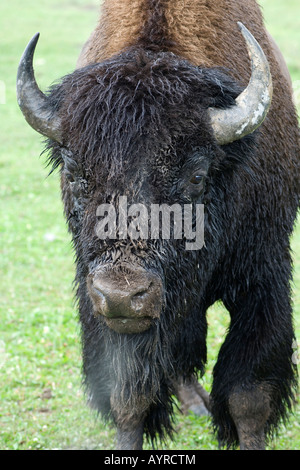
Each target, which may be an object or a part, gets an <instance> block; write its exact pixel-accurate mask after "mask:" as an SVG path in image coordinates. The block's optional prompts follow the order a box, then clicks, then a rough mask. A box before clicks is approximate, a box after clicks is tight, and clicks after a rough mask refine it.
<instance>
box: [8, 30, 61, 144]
mask: <svg viewBox="0 0 300 470" xmlns="http://www.w3.org/2000/svg"><path fill="white" fill-rule="evenodd" d="M39 36H40V34H39V33H37V34H35V35H34V36H33V38H32V39H31V41H30V42H29V43H28V45H27V47H26V49H25V51H24V54H23V56H22V58H21V60H20V63H19V68H18V75H17V99H18V104H19V106H20V108H21V111H22V113H23V114H24V117H25V119H26V121H27V122H28V124H29V125H30V126H31V127H32V128H33V129H34V130H36V131H37V132H39V133H40V134H42V135H44V136H46V137H49V138H50V139H52V140H54V141H56V142H58V143H62V135H61V121H60V118H59V117H58V116H57V112H56V111H55V110H54V109H53V107H52V106H51V104H50V102H49V99H48V98H47V96H46V95H44V94H43V93H42V92H41V90H40V89H39V87H38V85H37V83H36V80H35V76H34V70H33V56H34V51H35V48H36V45H37V42H38V39H39Z"/></svg>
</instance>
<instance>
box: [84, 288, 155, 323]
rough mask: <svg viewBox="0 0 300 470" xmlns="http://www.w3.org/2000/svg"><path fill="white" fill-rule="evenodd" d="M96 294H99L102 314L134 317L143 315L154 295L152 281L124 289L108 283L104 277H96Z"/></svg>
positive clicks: (110, 316)
mask: <svg viewBox="0 0 300 470" xmlns="http://www.w3.org/2000/svg"><path fill="white" fill-rule="evenodd" d="M93 287H94V293H95V294H94V295H96V296H98V303H99V307H100V309H101V313H102V315H104V316H106V317H109V318H114V317H134V316H137V315H143V310H144V309H145V308H146V305H147V303H148V302H149V299H150V297H151V295H152V292H153V289H152V283H149V282H148V283H146V282H144V283H141V284H139V285H136V284H133V285H130V283H129V282H128V286H127V287H126V288H125V289H124V288H123V289H122V288H121V287H119V286H114V285H113V283H110V284H108V283H107V281H105V280H104V279H95V280H94V282H93Z"/></svg>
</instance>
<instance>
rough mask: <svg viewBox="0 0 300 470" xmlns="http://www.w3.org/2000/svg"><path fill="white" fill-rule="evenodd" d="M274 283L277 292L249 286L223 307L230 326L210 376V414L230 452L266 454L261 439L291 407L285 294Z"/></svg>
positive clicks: (292, 375)
mask: <svg viewBox="0 0 300 470" xmlns="http://www.w3.org/2000/svg"><path fill="white" fill-rule="evenodd" d="M275 266H276V264H275ZM277 278H278V279H277V280H276V281H277V283H274V285H275V286H276V291H275V292H274V289H273V284H272V285H271V284H269V285H264V286H262V287H261V286H256V287H254V286H253V287H252V289H251V292H249V293H247V292H244V291H243V293H242V294H241V295H240V296H239V297H238V298H237V297H235V302H232V303H229V302H227V303H226V307H227V309H228V310H229V311H230V315H231V323H230V327H229V331H228V334H227V337H226V339H225V342H224V344H223V345H222V347H221V349H220V352H219V357H218V361H217V363H216V365H215V368H214V372H213V387H212V392H211V413H212V419H213V423H214V428H215V429H216V430H217V431H218V438H219V441H220V442H222V444H223V445H227V446H228V447H236V446H237V445H238V444H240V447H241V449H253V450H256V449H262V448H264V446H265V437H266V438H268V436H269V435H272V432H273V431H274V430H275V429H276V427H277V426H278V425H279V423H280V421H281V419H282V418H285V416H286V413H287V412H288V411H289V409H290V408H291V407H292V405H293V401H294V386H295V384H296V367H295V365H294V364H293V362H292V354H293V349H292V344H293V339H294V334H293V325H292V317H291V307H290V303H289V290H288V287H287V286H286V285H285V286H283V287H282V289H281V290H280V289H279V287H278V286H279V275H278V276H277ZM279 292H280V295H278V293H279Z"/></svg>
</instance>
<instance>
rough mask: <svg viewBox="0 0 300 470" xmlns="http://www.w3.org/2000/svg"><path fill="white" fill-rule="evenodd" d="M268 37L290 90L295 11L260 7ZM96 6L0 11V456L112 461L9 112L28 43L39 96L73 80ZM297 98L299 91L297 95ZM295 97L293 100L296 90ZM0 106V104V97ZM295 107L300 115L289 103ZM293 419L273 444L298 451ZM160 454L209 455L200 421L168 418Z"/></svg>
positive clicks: (288, 6) (215, 345) (32, 169)
mask: <svg viewBox="0 0 300 470" xmlns="http://www.w3.org/2000/svg"><path fill="white" fill-rule="evenodd" d="M261 3H262V5H263V6H264V8H265V17H266V21H267V24H268V26H269V29H270V31H271V33H272V34H273V36H274V37H275V38H276V39H277V41H278V43H279V44H280V46H281V48H282V50H283V52H284V54H285V56H286V58H287V62H288V65H289V67H290V70H291V73H292V77H293V81H294V82H295V83H296V87H297V86H298V85H297V81H298V80H300V55H299V44H300V28H299V26H300V24H299V21H300V14H299V13H300V11H299V10H300V8H299V2H298V0H286V1H285V2H282V1H281V0H264V1H261ZM98 10H99V2H98V0H86V1H84V0H77V1H70V0H68V1H67V0H59V1H58V0H54V1H50V0H40V1H39V2H36V1H33V0H26V1H25V2H19V1H18V0H10V1H4V2H1V4H0V50H1V53H0V90H1V84H2V87H3V84H4V85H5V91H6V92H5V99H6V104H0V123H1V124H0V137H1V148H0V205H1V206H0V207H1V219H0V237H1V251H0V264H1V286H0V319H1V334H0V384H1V385H0V449H18V450H23V449H112V448H113V447H114V431H113V429H111V428H110V427H108V426H104V425H103V424H102V423H101V422H99V420H97V419H95V417H94V416H93V415H92V413H91V411H90V410H89V409H88V407H87V406H86V404H85V399H84V397H83V393H82V390H81V376H80V368H81V357H80V344H79V327H78V325H77V315H76V311H75V308H74V306H73V297H72V290H71V289H72V280H73V276H74V267H73V260H72V258H73V255H72V251H71V248H70V237H69V235H68V233H67V231H66V227H65V222H64V219H63V215H62V204H61V202H60V196H59V181H58V177H57V175H52V176H51V177H49V178H47V173H48V171H47V170H46V169H45V167H44V162H43V160H42V159H39V158H38V156H39V154H40V151H41V148H42V145H41V142H42V139H41V138H39V136H38V135H37V134H36V133H35V132H34V131H33V130H32V129H30V128H29V126H28V125H27V124H26V123H25V121H24V119H23V117H22V116H21V113H20V111H19V109H18V107H17V103H16V97H15V79H16V70H17V65H18V61H19V58H20V56H21V54H22V52H23V49H24V47H25V45H26V44H27V42H28V40H29V39H30V38H31V37H32V36H33V34H34V33H35V32H37V31H40V33H41V38H40V41H39V44H38V48H37V53H36V59H35V69H36V74H37V77H38V82H39V83H40V86H41V87H42V88H46V87H48V86H49V85H50V84H51V82H53V81H54V80H56V79H57V78H59V77H60V76H62V75H64V74H66V73H68V72H70V71H72V70H73V68H74V66H75V63H76V58H77V56H78V54H79V50H80V47H81V45H82V44H83V42H84V41H85V39H86V38H87V37H88V35H89V33H90V32H91V31H92V29H93V28H94V26H95V24H96V22H97V17H98ZM299 88H300V87H299ZM296 91H297V89H296ZM0 102H1V95H0ZM299 104H300V103H299ZM293 248H294V252H295V293H294V304H295V324H296V331H297V336H298V338H299V337H300V331H299V328H300V227H299V226H298V228H297V230H296V233H295V236H294V238H293ZM227 322H228V315H227V313H226V312H225V311H224V309H223V308H222V307H221V306H214V307H213V308H212V309H210V312H209V325H210V329H209V337H208V347H209V360H208V368H207V374H206V375H205V378H204V384H205V386H206V387H207V388H209V386H210V383H211V372H212V368H213V364H214V362H215V359H216V356H217V353H218V349H219V347H220V344H221V342H222V340H223V338H224V334H225V330H226V325H227ZM299 427H300V412H299V408H298V411H296V414H295V416H293V417H292V418H291V422H290V424H289V425H288V427H287V429H284V428H282V430H281V432H280V434H279V437H278V439H276V440H275V442H274V447H275V448H276V449H299V448H300V445H299V444H300V433H299ZM177 429H178V431H179V432H178V435H177V436H176V438H175V441H174V442H173V443H167V445H166V446H165V447H166V448H169V449H182V450H183V449H198V448H201V449H216V448H217V443H216V440H215V439H214V437H213V436H212V435H211V430H210V424H209V420H207V419H206V418H197V417H195V416H192V415H190V416H187V417H182V416H178V421H177Z"/></svg>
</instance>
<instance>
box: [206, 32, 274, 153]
mask: <svg viewBox="0 0 300 470" xmlns="http://www.w3.org/2000/svg"><path fill="white" fill-rule="evenodd" d="M238 26H239V28H240V30H241V32H242V34H243V36H244V38H245V41H246V44H247V49H248V53H249V56H250V59H251V64H252V74H251V78H250V82H249V84H248V86H247V88H246V89H245V90H244V91H243V92H242V93H241V94H240V95H239V96H238V97H237V98H236V100H235V101H236V106H233V107H232V108H229V109H225V110H224V109H217V108H209V110H208V112H209V115H210V119H211V125H212V128H213V130H214V134H215V138H216V140H217V142H218V143H219V144H220V145H225V144H229V143H231V142H234V141H235V140H238V139H241V138H242V137H245V136H246V135H248V134H251V133H252V132H254V131H255V129H257V128H258V127H259V126H260V125H261V124H262V123H263V121H264V119H265V117H266V115H267V113H268V111H269V108H270V105H271V101H272V92H273V87H272V77H271V72H270V67H269V64H268V61H267V59H266V56H265V54H264V52H263V50H262V48H261V47H260V45H259V44H258V42H257V41H256V39H255V38H254V37H253V36H252V34H251V33H250V32H249V31H248V29H247V28H246V27H245V26H244V25H243V24H242V23H238Z"/></svg>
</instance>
